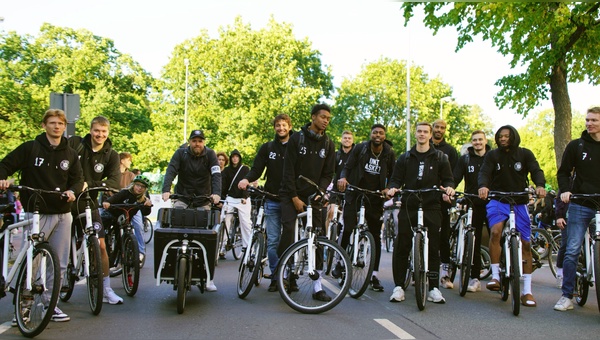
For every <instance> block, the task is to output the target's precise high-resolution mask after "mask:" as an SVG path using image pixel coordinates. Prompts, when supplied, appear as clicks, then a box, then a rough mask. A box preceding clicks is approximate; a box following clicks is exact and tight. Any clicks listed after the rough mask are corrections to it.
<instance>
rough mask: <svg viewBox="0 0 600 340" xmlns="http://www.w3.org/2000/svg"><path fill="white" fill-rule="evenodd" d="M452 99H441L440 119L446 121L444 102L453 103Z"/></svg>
mask: <svg viewBox="0 0 600 340" xmlns="http://www.w3.org/2000/svg"><path fill="white" fill-rule="evenodd" d="M451 101H452V97H443V98H440V119H444V102H451Z"/></svg>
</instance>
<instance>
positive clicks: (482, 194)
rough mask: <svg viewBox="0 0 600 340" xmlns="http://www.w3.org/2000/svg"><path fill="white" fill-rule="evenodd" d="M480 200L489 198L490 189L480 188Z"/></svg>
mask: <svg viewBox="0 0 600 340" xmlns="http://www.w3.org/2000/svg"><path fill="white" fill-rule="evenodd" d="M478 193H479V198H481V199H482V200H486V199H487V197H488V194H489V193H490V189H488V188H486V187H482V188H479V191H478Z"/></svg>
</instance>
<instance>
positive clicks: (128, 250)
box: [121, 234, 140, 296]
mask: <svg viewBox="0 0 600 340" xmlns="http://www.w3.org/2000/svg"><path fill="white" fill-rule="evenodd" d="M121 260H122V266H123V274H122V275H121V278H122V280H123V288H124V289H125V293H127V295H129V296H134V295H135V293H136V292H137V289H138V284H139V283H140V282H139V281H140V251H139V249H138V245H137V240H136V239H135V237H134V236H133V235H132V234H125V235H123V256H122V257H121Z"/></svg>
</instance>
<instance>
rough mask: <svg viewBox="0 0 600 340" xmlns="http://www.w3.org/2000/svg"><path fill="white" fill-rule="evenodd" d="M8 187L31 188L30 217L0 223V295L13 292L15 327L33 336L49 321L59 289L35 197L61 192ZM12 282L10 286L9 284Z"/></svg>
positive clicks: (55, 259) (55, 258)
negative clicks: (13, 236)
mask: <svg viewBox="0 0 600 340" xmlns="http://www.w3.org/2000/svg"><path fill="white" fill-rule="evenodd" d="M8 190H12V191H29V192H31V193H32V194H33V197H32V199H33V200H34V209H33V216H32V218H31V219H27V220H24V221H21V222H18V223H14V224H11V225H2V226H1V227H0V239H1V240H3V251H2V252H0V264H1V266H2V268H1V269H2V277H1V278H0V279H1V280H0V298H2V297H4V296H6V292H11V293H13V294H14V299H13V303H14V305H15V319H16V321H17V327H19V331H20V332H21V334H23V335H24V336H26V337H28V338H33V337H35V336H36V335H38V334H40V333H41V332H42V331H43V330H44V329H45V328H46V326H47V325H48V323H49V322H50V319H51V317H52V311H53V310H54V308H55V307H56V303H57V302H58V294H59V291H60V263H59V260H58V255H56V252H55V251H54V249H52V247H51V246H50V244H48V242H47V240H46V237H45V236H46V235H45V234H44V232H41V231H40V213H39V200H40V199H41V200H43V197H42V196H41V194H55V195H62V193H61V192H57V191H48V190H42V189H34V188H31V187H27V186H24V185H10V186H9V187H8ZM5 209H7V207H6V206H4V208H2V209H0V211H2V212H4V210H5ZM17 228H23V240H24V243H23V245H22V246H21V250H20V251H19V253H18V254H17V258H16V259H15V262H14V264H13V266H12V267H11V268H10V271H9V270H8V269H9V264H8V259H9V251H10V246H9V243H10V233H11V231H12V230H15V229H17ZM13 282H14V283H15V287H14V288H12V287H11V284H12V283H13ZM48 311H50V312H48Z"/></svg>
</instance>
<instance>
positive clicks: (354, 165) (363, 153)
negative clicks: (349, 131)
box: [340, 141, 396, 200]
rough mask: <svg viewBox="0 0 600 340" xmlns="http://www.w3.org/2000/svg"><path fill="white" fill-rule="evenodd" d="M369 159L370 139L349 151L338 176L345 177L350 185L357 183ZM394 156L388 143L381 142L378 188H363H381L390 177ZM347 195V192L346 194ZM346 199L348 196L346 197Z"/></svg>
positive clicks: (362, 175)
mask: <svg viewBox="0 0 600 340" xmlns="http://www.w3.org/2000/svg"><path fill="white" fill-rule="evenodd" d="M370 159H371V141H367V142H362V143H360V144H358V145H356V146H355V147H354V148H353V149H352V151H351V152H350V156H349V157H348V161H347V162H346V166H344V169H343V170H342V173H341V174H340V178H345V179H346V180H347V181H348V183H350V184H352V185H359V183H360V180H361V179H362V178H363V177H364V175H365V165H368V163H369V160H370ZM395 160H396V156H395V155H394V151H393V150H392V148H391V147H390V145H389V144H387V143H383V150H382V151H381V154H380V155H379V164H378V166H379V167H380V168H381V170H380V174H381V176H380V179H379V187H378V188H365V189H369V190H382V189H384V188H385V187H386V185H387V182H388V181H389V179H390V178H391V177H392V171H393V170H394V161H395ZM346 195H348V194H346ZM346 199H347V200H348V198H346Z"/></svg>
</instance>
